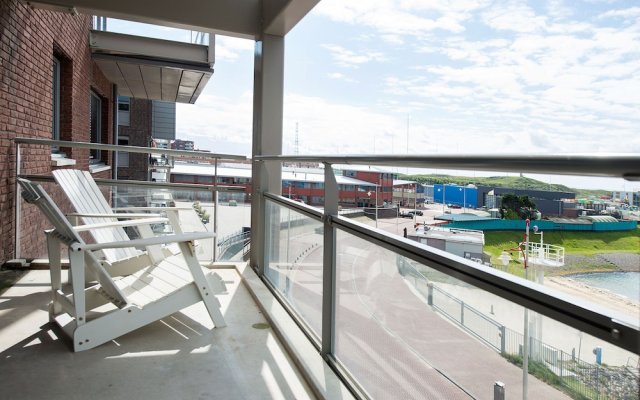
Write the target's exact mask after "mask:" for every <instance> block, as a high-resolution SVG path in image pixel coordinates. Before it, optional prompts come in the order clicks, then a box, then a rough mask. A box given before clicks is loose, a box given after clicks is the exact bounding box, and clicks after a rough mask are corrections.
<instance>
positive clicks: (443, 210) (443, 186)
mask: <svg viewBox="0 0 640 400" xmlns="http://www.w3.org/2000/svg"><path fill="white" fill-rule="evenodd" d="M446 197H447V184H446V183H443V184H442V213H443V214H444V213H445V206H446V204H447V200H446Z"/></svg>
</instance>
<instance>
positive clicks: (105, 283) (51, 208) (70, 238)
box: [18, 178, 127, 304]
mask: <svg viewBox="0 0 640 400" xmlns="http://www.w3.org/2000/svg"><path fill="white" fill-rule="evenodd" d="M18 183H19V184H20V186H21V187H22V198H23V199H24V200H25V201H26V202H27V203H29V204H33V205H35V206H37V207H38V208H39V209H40V211H42V213H43V214H44V216H45V217H46V218H47V219H48V220H49V222H50V223H51V224H52V225H53V227H54V229H55V231H56V233H57V234H58V235H60V236H61V237H62V239H63V241H64V242H66V244H67V245H70V244H72V243H78V244H80V245H83V244H85V243H84V241H83V240H82V238H81V237H80V235H78V232H76V231H75V230H74V229H73V227H72V226H71V224H70V223H69V221H68V220H67V218H66V217H65V216H64V214H63V213H62V211H60V209H59V208H58V206H57V205H56V204H55V203H54V202H53V200H51V197H49V195H48V194H47V192H45V190H44V189H43V188H42V186H40V185H37V184H34V183H33V182H31V181H29V180H27V179H22V178H18ZM85 265H86V266H87V268H89V269H90V270H91V271H92V272H93V273H94V274H95V276H96V279H97V281H98V283H100V285H101V286H102V288H103V289H104V291H105V292H106V293H107V294H109V296H110V297H111V298H112V300H113V301H114V303H115V304H125V303H127V299H126V297H125V295H124V294H123V293H122V292H121V291H120V289H118V287H117V286H116V285H115V284H114V282H113V279H112V278H111V276H109V274H108V273H107V271H105V269H104V268H103V267H102V265H101V264H100V261H98V259H97V258H96V256H95V255H94V254H93V253H91V252H85ZM81 284H84V282H82V283H81Z"/></svg>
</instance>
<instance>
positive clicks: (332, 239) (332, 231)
mask: <svg viewBox="0 0 640 400" xmlns="http://www.w3.org/2000/svg"><path fill="white" fill-rule="evenodd" d="M338 196H339V195H338V183H337V182H336V176H335V175H334V173H333V168H332V167H331V164H329V163H324V254H323V265H322V271H323V272H322V348H321V352H322V356H323V357H325V358H328V357H331V356H333V354H334V352H335V331H336V326H335V325H336V250H337V249H336V228H334V227H333V226H332V224H331V218H332V217H334V216H338V198H339V197H338Z"/></svg>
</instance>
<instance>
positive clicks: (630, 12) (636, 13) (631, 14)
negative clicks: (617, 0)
mask: <svg viewBox="0 0 640 400" xmlns="http://www.w3.org/2000/svg"><path fill="white" fill-rule="evenodd" d="M598 18H599V19H604V18H624V19H638V18H640V7H630V8H625V9H616V10H609V11H607V12H605V13H602V14H600V15H599V16H598Z"/></svg>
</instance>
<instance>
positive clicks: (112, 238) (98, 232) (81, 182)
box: [53, 169, 139, 262]
mask: <svg viewBox="0 0 640 400" xmlns="http://www.w3.org/2000/svg"><path fill="white" fill-rule="evenodd" d="M53 177H54V179H55V180H56V182H57V183H58V185H60V187H61V188H62V190H63V191H64V193H65V194H66V195H67V198H69V201H70V202H71V204H72V205H73V207H74V208H75V209H76V211H77V212H78V213H79V214H107V215H109V214H113V210H112V208H111V206H110V205H109V203H107V200H106V199H105V198H104V196H103V195H102V192H101V191H100V188H99V187H98V185H97V184H96V182H95V181H94V180H93V177H92V176H91V174H90V173H89V172H88V171H79V170H75V169H58V170H55V171H53ZM82 221H83V222H84V223H85V224H102V223H109V222H114V219H113V218H100V217H83V218H82ZM89 232H90V233H91V235H92V236H93V238H94V239H95V241H96V242H97V243H106V242H121V241H127V240H129V236H128V235H127V233H126V232H125V230H124V229H123V228H121V227H111V228H100V229H92V230H91V231H89ZM102 253H103V254H104V257H105V258H106V260H107V261H111V262H113V261H116V260H121V259H125V258H129V257H132V256H135V255H137V254H139V251H137V250H136V249H134V248H132V247H127V248H122V249H106V250H103V252H102Z"/></svg>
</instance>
